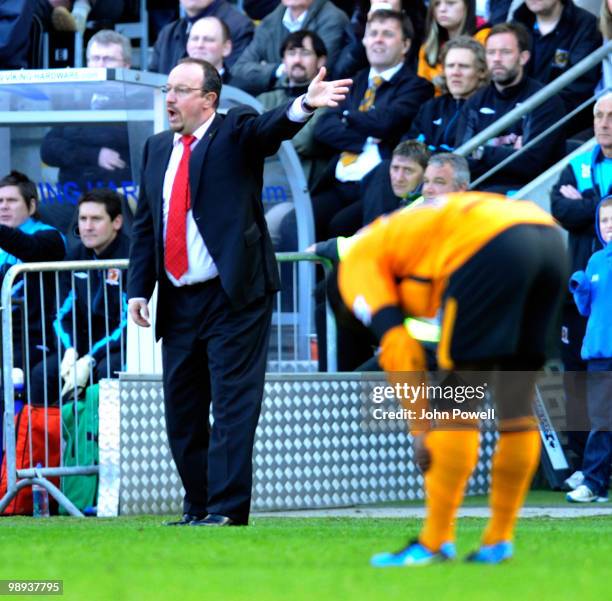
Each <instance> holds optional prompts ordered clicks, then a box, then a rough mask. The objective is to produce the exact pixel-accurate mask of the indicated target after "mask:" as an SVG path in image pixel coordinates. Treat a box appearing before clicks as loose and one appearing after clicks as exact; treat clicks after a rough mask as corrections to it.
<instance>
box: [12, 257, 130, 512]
mask: <svg viewBox="0 0 612 601" xmlns="http://www.w3.org/2000/svg"><path fill="white" fill-rule="evenodd" d="M127 266H128V261H127V260H114V261H65V262H61V263H21V264H18V265H14V266H12V267H11V268H10V269H9V270H8V271H7V273H6V275H5V276H4V280H3V282H2V292H1V303H2V334H3V336H2V351H3V353H2V381H3V385H4V391H3V392H4V394H3V397H4V428H3V430H4V440H3V445H4V450H5V465H6V494H5V495H4V497H3V498H2V499H0V513H2V512H3V511H4V510H5V508H6V507H7V506H8V505H9V504H10V502H11V501H12V499H13V498H14V497H15V496H16V495H17V494H18V493H19V491H20V490H21V489H22V488H24V487H26V486H30V485H33V484H38V485H40V486H42V487H44V488H45V489H46V490H47V491H48V493H49V494H50V495H51V496H52V497H53V498H54V499H55V500H56V501H57V502H58V504H59V505H60V506H62V507H64V508H65V510H66V511H67V513H69V514H70V515H73V516H79V517H82V516H83V513H82V512H81V511H80V510H79V509H78V508H77V507H76V506H75V505H74V503H73V502H72V501H71V500H70V499H69V498H68V497H67V496H66V495H65V494H64V493H63V492H62V491H61V490H60V489H59V488H58V487H57V486H56V485H55V484H54V483H53V482H51V481H50V480H49V478H52V477H65V476H86V475H91V474H98V472H99V468H98V465H97V464H95V463H91V464H89V465H74V466H66V465H64V456H63V446H62V444H61V437H62V432H63V420H62V407H63V406H65V405H66V404H67V403H68V402H70V401H69V400H67V399H63V398H62V394H61V378H60V380H59V382H58V388H57V392H58V396H57V398H53V399H50V393H49V388H48V382H47V380H46V378H47V367H48V365H47V356H46V354H45V351H43V355H42V356H43V359H42V366H43V368H42V373H43V379H44V381H43V386H44V394H43V399H42V403H41V402H40V401H41V399H37V401H38V405H39V406H40V407H41V408H42V409H43V411H44V424H45V426H44V429H45V431H44V432H43V433H42V435H43V438H44V452H43V453H41V454H40V455H39V457H38V459H37V460H35V458H34V456H33V455H34V454H33V449H32V447H33V443H32V440H33V434H32V422H31V420H29V421H28V426H27V427H28V434H27V439H28V443H27V444H28V445H29V460H26V461H27V462H28V463H29V466H24V465H22V466H18V465H17V456H16V428H15V387H14V382H13V367H15V365H14V340H15V338H16V337H15V336H14V329H13V306H14V303H13V296H12V293H13V288H14V285H15V282H16V280H17V278H18V277H20V276H21V277H22V278H23V284H24V285H23V295H24V301H23V320H22V328H23V329H24V335H23V339H24V341H25V344H24V353H23V359H22V361H23V362H22V365H21V366H20V367H22V368H23V371H24V372H25V382H24V383H25V390H26V398H25V403H26V404H25V406H27V407H28V408H29V412H30V415H31V414H32V411H31V409H32V407H33V404H32V400H33V399H32V397H31V391H32V373H33V367H34V366H33V365H31V348H30V336H29V328H30V327H32V325H34V324H32V323H31V321H30V320H29V315H30V311H29V308H30V302H31V300H30V299H29V298H28V296H29V295H28V276H32V275H33V274H36V275H38V279H39V287H40V299H39V300H40V321H41V340H39V341H33V342H39V343H41V346H42V347H43V348H50V347H51V342H52V341H51V340H48V335H47V329H48V328H47V323H48V320H49V319H50V317H51V316H50V315H48V314H47V307H48V306H47V304H46V302H45V294H44V292H45V290H44V283H43V282H44V279H43V278H44V274H54V290H53V291H54V293H55V311H54V316H55V317H57V315H59V314H60V281H59V274H60V272H68V271H70V272H73V273H72V276H71V286H70V287H69V290H70V292H71V294H72V298H73V302H74V303H75V305H74V306H73V307H72V324H73V327H72V334H73V338H72V340H75V341H76V337H77V332H76V328H77V324H76V321H75V314H76V310H77V309H76V302H77V301H76V296H75V294H74V292H75V274H78V273H82V272H91V271H102V272H103V276H104V280H103V283H102V289H103V291H104V292H103V299H102V302H103V306H104V330H105V334H106V353H107V356H106V366H107V372H109V369H110V368H109V366H110V357H109V334H110V325H109V322H110V320H111V319H112V316H111V315H109V298H108V294H109V293H108V291H107V287H108V286H107V283H108V280H107V278H110V277H111V270H125V269H127ZM85 277H87V284H86V302H87V306H88V307H89V312H88V316H87V325H86V326H85V327H86V330H85V332H86V334H87V338H88V343H89V344H88V345H86V346H89V348H88V349H87V353H88V354H89V352H91V347H92V346H93V340H92V314H91V308H92V306H93V304H92V295H91V278H90V277H89V274H87V275H86V276H85ZM122 282H123V278H122V276H121V275H119V279H118V281H117V283H116V286H117V290H116V292H117V294H118V297H119V307H120V315H119V316H116V318H117V319H116V320H115V322H117V320H118V323H119V330H120V339H119V344H120V348H121V359H120V361H121V364H123V363H124V361H125V357H124V354H123V347H124V339H123V325H122V324H123V323H124V319H125V318H126V316H127V314H126V308H125V304H124V303H123V297H124V292H123V283H122ZM64 288H65V287H64ZM81 328H83V326H81ZM80 331H81V332H83V330H82V329H81V330H80ZM61 344H62V343H61V341H60V334H59V333H57V347H56V348H57V349H58V356H57V364H58V365H57V368H58V375H59V374H60V373H61V368H60V365H59V349H61ZM81 352H83V349H81ZM74 361H75V364H76V357H75V359H74ZM75 364H73V365H72V366H71V368H72V369H73V374H74V378H75V381H74V389H73V390H74V402H75V404H76V400H77V382H76V378H77V375H76V365H75ZM106 375H107V377H108V376H110V375H111V374H110V373H107V374H106ZM70 377H72V376H70ZM70 377H69V378H68V380H69V379H70ZM87 378H88V381H87V382H84V383H82V384H83V386H85V385H86V384H87V383H89V384H91V383H93V370H92V369H90V370H89V372H88V374H87ZM52 407H58V408H59V420H60V426H59V434H58V436H59V438H60V440H59V461H58V462H57V463H58V465H50V463H53V462H55V460H54V461H50V459H49V458H50V450H49V445H50V439H51V437H50V436H49V432H48V430H47V425H48V416H49V410H50V409H51V408H52ZM75 420H76V426H75V428H76V429H78V416H77V415H76V405H75ZM76 444H77V449H76V456H77V457H78V456H79V451H78V442H77V443H76ZM43 458H44V459H43ZM35 461H37V462H38V463H40V464H41V466H40V467H38V466H35V465H34V462H35ZM43 463H44V464H43Z"/></svg>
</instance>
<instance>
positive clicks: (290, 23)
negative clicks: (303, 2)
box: [283, 8, 308, 33]
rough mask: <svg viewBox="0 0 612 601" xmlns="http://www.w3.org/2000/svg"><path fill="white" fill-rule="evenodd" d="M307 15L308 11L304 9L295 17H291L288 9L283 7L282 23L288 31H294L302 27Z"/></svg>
mask: <svg viewBox="0 0 612 601" xmlns="http://www.w3.org/2000/svg"><path fill="white" fill-rule="evenodd" d="M307 15H308V11H307V10H306V11H304V12H303V13H302V14H301V15H300V16H299V17H298V18H297V19H295V20H294V19H292V18H291V14H290V13H289V9H288V8H287V9H285V14H284V15H283V25H284V26H285V28H286V29H287V30H288V31H289V32H290V33H294V32H295V31H299V30H300V29H302V26H303V25H304V21H306V16H307Z"/></svg>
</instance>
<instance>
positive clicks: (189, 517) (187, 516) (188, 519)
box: [164, 513, 202, 526]
mask: <svg viewBox="0 0 612 601" xmlns="http://www.w3.org/2000/svg"><path fill="white" fill-rule="evenodd" d="M201 519H202V516H201V515H193V514H191V513H184V514H183V517H182V518H181V519H180V520H176V521H174V522H164V526H189V524H191V523H192V522H195V521H196V520H201Z"/></svg>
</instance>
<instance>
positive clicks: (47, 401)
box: [0, 253, 336, 517]
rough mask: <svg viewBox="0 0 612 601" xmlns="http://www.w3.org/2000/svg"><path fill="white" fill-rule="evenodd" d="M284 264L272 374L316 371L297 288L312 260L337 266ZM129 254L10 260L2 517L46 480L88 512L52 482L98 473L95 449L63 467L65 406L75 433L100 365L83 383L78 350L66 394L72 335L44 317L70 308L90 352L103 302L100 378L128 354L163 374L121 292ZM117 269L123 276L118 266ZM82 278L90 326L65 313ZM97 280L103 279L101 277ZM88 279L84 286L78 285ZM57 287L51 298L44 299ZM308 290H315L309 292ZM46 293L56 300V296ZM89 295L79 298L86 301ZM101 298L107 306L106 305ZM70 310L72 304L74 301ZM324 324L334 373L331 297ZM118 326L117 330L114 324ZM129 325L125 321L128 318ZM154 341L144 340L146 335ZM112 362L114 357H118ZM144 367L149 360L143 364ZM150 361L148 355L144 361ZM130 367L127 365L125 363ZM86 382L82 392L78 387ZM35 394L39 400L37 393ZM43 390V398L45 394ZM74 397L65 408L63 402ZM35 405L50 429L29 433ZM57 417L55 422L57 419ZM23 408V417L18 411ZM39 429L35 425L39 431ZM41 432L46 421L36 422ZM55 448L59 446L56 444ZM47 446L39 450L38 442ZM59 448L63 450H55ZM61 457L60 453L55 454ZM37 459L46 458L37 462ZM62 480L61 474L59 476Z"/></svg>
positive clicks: (69, 507)
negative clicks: (20, 390) (19, 376)
mask: <svg viewBox="0 0 612 601" xmlns="http://www.w3.org/2000/svg"><path fill="white" fill-rule="evenodd" d="M277 258H278V261H279V270H280V274H281V280H282V284H283V290H282V291H281V292H279V294H278V295H277V297H276V300H275V311H274V314H273V318H272V332H271V336H270V347H269V354H268V371H273V372H277V373H278V372H287V371H289V372H312V371H317V355H316V353H317V350H318V345H317V342H318V341H317V339H316V334H315V328H314V320H313V315H312V310H311V309H312V306H313V303H312V301H311V299H309V302H308V304H307V307H308V310H307V311H306V312H304V310H303V307H301V306H300V299H303V298H304V296H305V294H303V291H301V290H300V286H303V285H311V283H312V282H314V280H315V278H314V269H315V263H319V264H321V265H322V267H323V269H324V271H325V273H328V272H329V270H330V269H331V263H329V262H328V261H327V260H325V259H321V258H319V257H316V256H314V255H311V254H308V253H281V254H279V255H277ZM128 263H129V262H128V260H113V261H65V262H54V263H22V264H18V265H14V266H13V267H11V268H10V269H9V270H8V272H7V274H6V275H5V277H4V280H3V283H2V292H1V306H2V333H3V337H2V338H3V340H2V352H3V353H2V382H3V386H4V389H3V401H4V422H3V425H4V427H3V433H4V436H3V449H4V461H3V466H2V471H3V472H4V474H3V480H4V482H5V488H4V489H1V490H0V495H2V493H3V492H4V495H3V496H2V497H1V498H0V514H2V513H3V512H4V511H5V510H6V509H7V507H10V506H11V503H12V502H13V500H14V499H15V497H16V496H17V495H18V493H19V491H21V490H22V489H23V488H25V487H29V486H32V485H35V484H37V485H40V486H42V487H44V488H45V489H46V490H47V491H48V493H49V495H50V497H53V498H54V499H55V500H56V501H57V503H58V505H59V506H60V507H63V508H64V510H65V511H66V512H67V513H68V514H70V515H73V516H79V517H82V516H83V512H82V510H81V509H82V508H79V507H77V506H76V505H75V504H74V503H73V502H72V501H71V499H70V498H68V496H67V495H66V494H64V492H62V490H61V489H60V487H58V486H57V484H55V483H54V482H53V481H52V479H56V478H68V477H75V476H88V475H96V476H97V475H98V474H100V467H99V463H98V462H97V461H96V460H94V459H93V456H94V453H89V454H87V456H88V457H89V456H91V457H92V460H91V461H90V462H88V463H87V465H84V464H82V462H79V461H77V463H76V465H74V464H71V465H66V461H65V455H64V442H65V441H64V433H65V429H66V424H65V419H64V415H65V411H68V413H69V416H71V421H74V424H73V425H72V428H73V430H74V431H75V432H78V431H79V419H80V418H79V410H78V408H77V400H79V401H80V400H82V399H83V398H84V397H83V394H84V391H83V389H84V388H85V387H86V385H89V386H91V385H92V384H94V383H95V382H96V381H98V378H96V377H94V367H95V366H94V367H91V368H90V369H89V373H88V374H87V376H86V378H87V381H86V383H85V382H83V381H82V380H79V378H80V375H79V367H78V366H79V359H78V358H77V357H74V358H73V360H72V362H71V365H69V366H68V367H69V368H70V369H69V371H70V376H69V377H68V380H69V381H70V380H72V382H71V384H72V385H73V390H72V392H71V393H70V394H67V393H65V394H64V395H62V380H64V383H66V379H65V378H63V377H62V375H61V372H62V357H63V356H64V351H65V348H66V347H67V341H66V339H64V338H62V333H61V332H60V330H59V328H55V327H54V328H53V334H52V335H49V330H50V328H49V327H46V326H45V324H47V323H49V322H54V323H57V322H58V319H57V317H58V315H63V314H64V315H65V317H66V318H67V319H68V321H69V323H70V325H69V330H70V331H69V332H68V334H69V337H70V340H71V341H72V343H73V344H74V343H75V342H76V341H77V339H78V338H79V337H80V339H81V341H83V338H84V337H85V338H86V340H87V342H86V343H83V342H81V344H80V346H79V348H78V349H77V350H78V351H79V353H80V354H81V355H83V354H84V352H85V349H83V348H82V347H83V346H86V347H87V352H89V350H90V349H92V348H94V347H95V345H96V342H97V341H96V340H94V339H93V335H92V332H93V331H94V330H95V329H96V326H95V325H94V321H95V320H98V321H97V324H98V325H97V329H98V331H99V329H100V321H99V320H100V314H99V313H100V312H99V311H98V314H97V315H95V314H94V311H93V310H92V307H94V304H93V303H98V304H97V305H96V306H97V307H98V309H99V308H100V306H103V307H104V316H103V319H104V327H103V333H104V338H103V340H104V343H103V344H102V345H98V348H101V349H102V353H101V354H102V357H101V359H100V361H98V363H97V365H98V366H99V365H101V364H102V363H101V361H105V364H106V369H105V370H103V373H100V374H98V377H99V381H101V380H102V378H105V382H106V381H107V380H106V379H109V378H116V377H117V372H118V371H127V372H128V373H135V372H134V371H133V370H130V358H131V359H132V363H133V362H134V361H138V362H139V363H138V364H139V365H140V362H141V360H142V359H143V356H144V355H147V354H149V355H151V356H152V357H153V359H152V361H153V363H152V364H153V366H154V367H155V366H158V367H159V371H158V372H157V373H159V372H160V371H161V361H159V360H158V361H157V363H156V362H155V352H156V350H158V345H156V344H155V343H154V340H153V338H152V336H153V330H154V328H148V329H147V330H143V329H142V328H137V327H136V326H135V325H134V324H131V321H130V320H129V319H128V318H127V310H126V308H127V305H126V300H127V299H126V294H125V290H124V278H123V276H122V275H121V274H123V272H125V270H126V269H127V268H128ZM92 272H97V277H98V278H100V277H101V278H102V280H101V282H104V283H105V285H102V286H101V288H98V290H101V291H102V292H101V294H102V296H103V298H102V299H101V298H100V296H99V294H98V296H97V298H93V296H92V295H93V294H94V293H95V291H92V280H93V279H94V278H95V277H96V276H94V275H93V274H92ZM111 272H113V273H114V276H113V277H114V278H115V281H116V282H117V284H116V289H115V287H114V286H113V293H116V294H117V295H118V297H117V299H113V298H109V294H110V292H109V290H108V288H109V286H108V285H106V284H108V282H109V277H110V275H109V274H110V273H111ZM116 272H118V273H119V275H117V273H116ZM78 279H81V280H82V281H83V280H85V279H86V284H85V290H86V292H85V296H86V299H84V301H85V306H86V319H85V321H86V323H84V321H83V319H82V316H81V319H80V322H79V323H77V317H76V316H77V313H76V311H75V310H72V311H71V312H70V311H68V310H67V309H68V307H69V305H70V304H69V303H66V298H68V297H69V296H71V297H72V302H73V303H76V299H75V297H76V296H77V294H76V281H77V280H78ZM98 281H100V280H98ZM16 286H17V287H19V286H21V287H22V288H21V289H22V291H23V306H22V307H21V309H22V311H23V316H24V319H22V320H21V325H22V328H23V332H21V333H19V335H16V334H17V332H15V324H14V322H13V316H14V313H15V311H14V309H15V306H16V305H15V301H14V298H13V292H14V291H15V287H16ZM35 288H36V289H37V290H38V297H37V298H36V301H37V302H38V303H39V305H40V306H39V307H37V308H38V309H39V314H40V322H41V323H40V324H39V325H40V332H41V340H32V339H31V333H30V330H33V329H35V328H34V326H35V325H36V324H35V323H33V322H32V321H31V320H28V319H27V316H28V315H30V309H31V308H33V305H32V302H33V301H32V299H31V297H32V294H31V293H33V292H34V290H35ZM82 289H83V286H82V285H81V291H82ZM50 294H52V295H53V299H49V298H48V296H49V295H50ZM309 294H312V290H310V291H309ZM50 300H52V301H53V302H52V303H51V302H50ZM82 300H83V299H82ZM100 303H102V305H100ZM109 306H113V307H115V308H118V312H119V314H118V315H111V314H109ZM153 308H154V307H153V306H152V307H151V315H152V317H153V316H154V312H153ZM73 309H74V308H73ZM325 311H326V331H325V336H326V338H327V341H328V344H327V356H328V366H329V370H330V371H335V369H336V333H335V321H334V317H333V313H332V312H331V310H330V308H329V305H328V304H327V303H326V308H325ZM117 324H119V327H118V328H115V327H114V326H115V325H117ZM128 324H129V325H128ZM128 327H129V328H133V329H135V330H136V334H137V337H136V339H134V338H132V339H131V340H129V335H128V334H129V333H128ZM113 334H116V336H115V338H114V342H115V345H116V344H117V343H118V345H119V353H120V369H113V370H111V368H110V365H111V354H112V352H116V349H115V351H111V348H110V344H111V342H110V339H111V337H112V335H113ZM147 336H148V337H149V338H146V337H147ZM15 341H19V342H20V344H21V345H22V347H23V348H22V350H23V352H22V353H21V355H22V359H21V363H20V365H16V362H15V345H16V344H17V343H16V342H15ZM40 347H43V348H44V349H47V350H46V351H43V352H42V359H41V360H40V361H37V360H36V359H35V356H36V355H37V354H39V351H40ZM115 359H116V357H115ZM144 364H145V365H146V364H147V362H146V361H145V362H144ZM148 364H149V365H150V364H151V363H150V362H149V363H148ZM16 367H19V368H21V369H22V370H23V372H24V374H25V378H24V392H25V402H24V408H26V411H27V412H28V415H29V416H30V419H28V422H27V435H26V443H25V447H26V451H27V452H25V454H24V456H20V457H18V456H17V446H16V445H17V424H16V416H17V414H18V412H17V411H16V403H15V381H14V375H15V374H14V371H13V368H16ZM126 368H127V369H126ZM136 373H152V372H151V371H142V370H138V372H136ZM41 374H42V383H43V385H42V391H43V392H42V394H41V393H40V392H38V393H37V392H34V395H33V391H35V390H40V389H41V387H40V386H35V384H36V381H37V379H38V380H40V378H41ZM79 389H80V390H79ZM37 394H38V398H33V396H37ZM40 397H42V398H40ZM68 404H70V406H69V408H68V409H66V406H67V405H68ZM32 411H38V412H40V411H42V412H43V414H44V418H43V419H44V427H43V431H42V432H34V433H33V431H32V429H33V426H32V417H31V416H32ZM51 414H53V416H54V417H53V419H52V418H51ZM58 414H59V440H58V434H57V433H55V434H52V432H50V428H51V425H50V424H51V422H53V423H54V424H56V423H57V419H58ZM22 415H23V414H22ZM35 429H36V428H35ZM38 429H40V426H39V427H38ZM41 438H42V439H43V440H44V445H42V447H41V443H40V442H38V445H35V444H34V443H33V440H34V439H37V440H38V441H40V439H41ZM74 442H75V445H76V449H75V453H74V455H75V456H76V457H77V458H78V457H81V453H80V452H79V444H89V443H90V442H91V444H93V440H92V441H90V440H87V441H85V443H84V442H83V441H79V436H78V435H76V434H75V436H74ZM58 445H59V447H58ZM39 447H41V448H39ZM55 451H57V453H56V452H55ZM58 455H59V457H58ZM38 464H40V465H38ZM55 481H56V482H57V480H55Z"/></svg>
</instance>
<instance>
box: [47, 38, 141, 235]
mask: <svg viewBox="0 0 612 601" xmlns="http://www.w3.org/2000/svg"><path fill="white" fill-rule="evenodd" d="M130 64H131V46H130V41H129V40H128V39H127V38H126V37H125V36H123V35H121V34H120V33H117V32H116V31H112V30H108V29H103V30H101V31H98V32H97V33H96V34H94V35H93V36H92V38H91V39H90V40H89V43H88V44H87V66H88V67H104V68H113V69H128V68H129V67H130ZM83 108H84V107H83ZM87 108H90V109H93V110H96V109H111V108H112V109H121V108H127V106H126V100H125V96H124V94H123V91H121V92H120V94H113V93H112V92H111V91H110V90H100V91H99V92H94V93H93V94H92V95H91V97H90V98H89V101H88V104H87ZM40 157H41V159H42V160H43V161H44V162H45V163H46V164H47V165H51V166H52V167H59V174H58V183H59V184H61V189H62V191H63V195H62V197H60V198H59V200H61V202H58V203H53V204H51V203H49V204H47V205H43V207H42V209H43V211H42V213H43V220H44V221H46V222H48V223H50V224H51V225H53V226H55V227H57V228H58V229H60V231H62V232H64V233H68V232H69V227H70V224H71V223H72V221H73V219H74V217H75V206H76V203H77V201H78V198H79V196H80V195H81V194H83V193H85V192H87V191H88V190H91V189H92V188H98V187H103V186H110V187H114V188H122V187H123V188H128V187H130V188H131V186H132V182H133V178H132V168H131V164H130V163H131V161H130V140H129V137H128V127H127V125H125V124H118V123H106V124H103V125H91V124H89V123H87V124H82V125H57V126H54V127H52V128H51V129H50V130H49V132H48V133H47V134H46V135H45V137H44V139H43V142H42V145H41V147H40Z"/></svg>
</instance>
